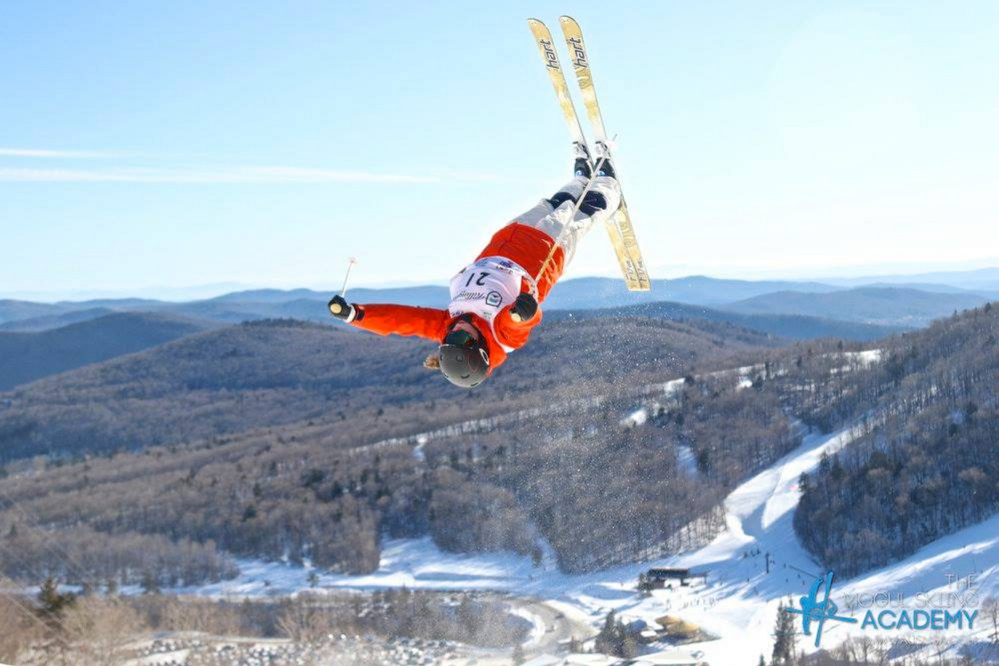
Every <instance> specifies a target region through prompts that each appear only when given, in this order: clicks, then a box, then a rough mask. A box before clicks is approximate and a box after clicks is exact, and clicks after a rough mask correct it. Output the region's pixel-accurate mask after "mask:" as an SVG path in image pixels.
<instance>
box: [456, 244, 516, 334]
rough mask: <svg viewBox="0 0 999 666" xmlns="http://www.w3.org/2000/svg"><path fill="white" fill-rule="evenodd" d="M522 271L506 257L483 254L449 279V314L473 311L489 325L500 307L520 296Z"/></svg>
mask: <svg viewBox="0 0 999 666" xmlns="http://www.w3.org/2000/svg"><path fill="white" fill-rule="evenodd" d="M525 275H526V274H525V273H524V270H523V269H522V268H521V267H520V266H518V265H517V264H515V263H513V262H512V261H508V260H506V259H501V258H498V257H485V258H482V259H479V260H478V261H476V262H475V263H474V264H471V265H470V266H467V267H466V268H465V269H464V270H463V271H461V272H460V273H458V274H457V275H455V276H454V277H453V278H452V279H451V304H450V305H448V312H449V313H450V314H451V316H452V317H457V316H459V315H463V314H476V315H478V316H480V317H482V318H483V319H485V320H486V321H487V322H489V324H490V325H492V323H493V319H495V317H496V315H497V314H499V313H500V311H502V310H503V308H505V307H507V306H509V305H510V304H511V303H513V302H514V301H515V300H516V299H517V296H519V295H520V286H521V280H522V279H523V278H524V276H525Z"/></svg>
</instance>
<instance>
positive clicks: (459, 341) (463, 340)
mask: <svg viewBox="0 0 999 666" xmlns="http://www.w3.org/2000/svg"><path fill="white" fill-rule="evenodd" d="M478 343H479V341H478V340H477V339H476V337H475V336H474V335H472V334H471V333H469V332H468V331H461V330H457V331H451V332H450V333H448V334H447V335H446V336H444V344H446V345H456V346H458V347H467V348H469V349H471V348H472V347H476V346H478Z"/></svg>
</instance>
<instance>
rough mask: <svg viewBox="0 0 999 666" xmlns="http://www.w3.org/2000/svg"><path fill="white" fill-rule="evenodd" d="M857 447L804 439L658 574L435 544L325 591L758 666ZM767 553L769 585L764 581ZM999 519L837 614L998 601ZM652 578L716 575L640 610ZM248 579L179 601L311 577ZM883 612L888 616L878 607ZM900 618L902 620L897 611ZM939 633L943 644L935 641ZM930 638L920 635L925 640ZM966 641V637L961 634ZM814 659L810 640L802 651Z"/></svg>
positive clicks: (390, 551) (947, 543) (919, 558)
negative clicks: (472, 595)
mask: <svg viewBox="0 0 999 666" xmlns="http://www.w3.org/2000/svg"><path fill="white" fill-rule="evenodd" d="M852 437H853V432H852V431H851V430H850V429H845V430H842V431H839V432H836V433H833V434H831V435H826V436H816V435H809V436H807V437H806V438H805V439H804V441H803V443H802V444H801V446H799V447H798V448H797V449H796V450H794V451H792V452H791V453H789V454H788V455H786V456H785V457H784V458H782V459H781V460H779V461H778V462H777V463H776V464H775V465H774V466H773V467H771V468H769V469H767V470H765V471H763V472H761V473H760V474H757V475H756V476H755V477H753V478H751V479H749V480H748V481H746V482H745V483H743V484H742V485H741V486H739V487H738V488H736V489H735V490H734V491H733V492H732V493H731V494H730V495H729V497H728V498H727V500H726V502H725V506H726V510H727V511H726V512H727V516H726V521H727V529H726V530H725V531H724V532H723V533H722V534H720V535H719V536H718V537H717V538H716V539H715V540H714V541H713V542H712V543H710V544H708V545H707V546H705V547H704V548H701V549H699V550H696V551H694V552H690V553H686V554H683V555H680V556H675V557H671V558H667V559H663V560H659V561H655V562H644V563H640V564H631V565H624V566H619V567H615V568H613V569H609V570H607V571H602V572H599V573H595V574H588V575H566V574H562V573H560V572H559V571H558V570H557V569H556V567H555V566H554V564H553V562H552V561H551V558H550V557H549V558H546V561H545V562H544V563H543V564H542V566H540V567H537V568H535V567H533V566H532V564H531V561H530V558H527V557H520V556H517V555H515V554H504V553H498V554H497V553H492V554H485V555H457V554H452V553H444V552H441V551H440V550H439V549H438V548H437V547H436V546H435V545H434V544H433V542H432V541H431V540H430V539H429V538H424V539H413V540H398V541H389V542H388V543H386V544H385V548H384V550H383V553H382V560H381V566H380V568H379V569H378V571H376V572H374V573H372V574H370V575H366V576H341V575H332V574H322V575H320V576H319V579H318V583H317V588H318V589H355V590H361V589H365V590H370V589H377V588H386V587H400V586H403V585H405V586H407V587H410V588H422V589H440V590H445V589H447V590H456V589H457V590H496V591H505V592H509V593H511V594H516V595H522V596H527V597H532V598H535V599H539V600H544V601H546V602H548V603H549V605H551V606H552V607H554V608H556V609H557V610H559V611H560V612H563V613H565V614H566V615H567V616H568V617H571V618H572V619H574V620H576V621H582V622H584V623H587V624H589V625H590V626H591V627H593V631H594V633H595V631H596V629H597V627H598V626H599V623H600V622H601V621H602V619H603V617H604V616H605V615H606V613H607V612H608V611H609V610H611V609H614V610H615V611H617V612H618V614H619V615H621V616H623V617H624V618H625V619H638V618H641V619H644V620H646V621H647V622H649V623H652V622H653V620H654V619H655V618H657V617H660V616H662V615H666V614H670V615H676V616H679V617H682V618H683V619H684V620H686V621H689V622H693V623H694V624H697V625H699V626H700V627H702V629H704V630H706V631H707V632H709V633H710V634H713V635H716V636H718V637H719V639H718V640H712V641H705V642H702V643H698V644H693V645H687V646H684V647H685V649H688V650H691V651H700V652H703V654H704V657H703V658H704V659H705V660H707V661H709V662H710V663H711V664H713V665H720V664H724V665H726V666H728V665H731V666H739V665H741V664H747V665H749V664H753V665H755V664H756V663H757V661H758V659H759V656H760V655H761V654H766V655H769V653H770V649H771V646H772V644H773V637H772V633H773V628H774V621H775V617H776V609H777V605H778V603H779V602H780V601H781V600H782V599H783V600H787V599H788V598H789V597H793V598H794V600H795V604H796V605H797V599H798V598H799V597H800V596H802V595H805V594H807V593H808V588H809V586H810V585H811V583H812V581H813V580H814V578H815V577H817V576H818V575H820V574H821V573H823V572H822V571H821V569H820V568H819V566H818V565H817V564H816V563H815V562H814V561H813V560H812V558H811V557H810V556H809V555H808V553H807V552H805V550H804V549H803V548H802V547H801V545H800V544H799V543H798V541H797V538H796V537H795V535H794V532H793V530H792V527H791V519H792V516H793V513H794V508H795V506H796V505H797V502H798V497H799V491H798V488H797V482H798V477H799V476H800V474H801V473H802V472H805V471H810V470H812V469H814V468H815V467H816V466H817V465H818V463H819V459H820V457H821V455H822V453H823V452H827V453H832V452H834V451H836V450H838V449H840V448H841V447H843V446H845V445H846V444H847V443H849V441H850V440H851V439H852ZM766 553H769V554H770V569H771V573H770V574H767V573H766ZM997 565H999V516H995V517H993V518H992V519H990V520H988V521H986V522H984V523H981V524H979V525H976V526H973V527H970V528H967V529H964V530H962V531H960V532H957V533H954V534H951V535H949V536H947V537H945V538H943V539H940V540H938V541H935V542H933V543H931V544H929V545H927V546H926V547H924V548H922V549H921V550H919V551H918V552H917V553H915V554H914V555H913V556H912V557H910V558H908V559H906V560H904V561H902V562H899V563H897V564H894V565H892V566H889V567H886V568H884V569H881V570H879V571H876V572H872V573H869V574H866V575H862V576H859V577H857V578H854V579H852V580H842V579H841V580H837V581H836V583H835V585H834V589H833V594H832V597H833V599H834V600H835V601H836V602H837V603H838V604H839V606H840V612H841V614H846V615H851V614H852V615H855V616H856V617H858V618H862V617H863V613H864V610H863V609H850V608H847V607H846V604H845V600H847V599H849V598H853V597H855V596H856V595H862V594H867V595H870V596H873V595H875V594H878V593H889V594H891V595H895V596H894V597H893V599H897V596H898V595H899V594H901V595H904V598H905V601H904V602H903V604H904V605H905V606H906V607H909V608H910V609H911V608H914V607H915V606H914V603H915V600H916V595H917V594H919V593H933V594H934V595H938V594H947V593H960V594H964V592H965V591H964V590H961V589H959V588H958V586H956V585H951V584H949V583H948V575H950V576H954V577H957V578H962V577H967V576H969V575H973V576H975V579H976V581H977V583H976V587H975V588H974V589H975V591H976V592H977V594H978V598H979V599H984V598H985V597H986V596H989V595H990V594H992V595H994V594H997V593H999V577H993V576H992V574H993V573H994V572H995V570H996V568H997ZM650 566H676V567H688V568H691V569H693V570H695V571H704V572H707V573H708V582H707V583H706V584H700V583H695V584H694V585H693V586H691V587H684V588H679V589H676V590H656V591H655V592H653V593H652V594H651V596H648V597H645V598H643V597H642V596H640V595H638V594H636V592H635V585H636V581H637V578H638V575H639V573H641V572H643V571H645V570H646V569H647V568H649V567H650ZM240 567H241V574H240V576H239V577H238V578H237V579H235V580H232V581H226V582H223V583H218V584H213V585H208V586H204V587H199V588H191V589H186V590H180V592H185V593H194V594H200V595H212V596H229V595H236V596H259V595H283V594H294V593H295V592H296V591H300V590H304V589H309V588H310V584H309V581H308V576H309V569H308V568H305V567H296V566H289V565H284V564H281V563H264V562H256V561H241V562H240ZM874 610H875V612H877V611H878V610H880V607H878V606H875V607H874ZM896 610H897V609H896ZM975 627H976V630H977V631H976V632H975V634H976V635H977V637H979V638H982V637H984V635H985V634H986V633H987V632H986V622H985V618H984V617H981V618H979V620H978V621H977V622H976V624H975ZM851 633H852V634H861V633H863V634H864V635H868V636H871V637H887V638H896V637H898V635H897V634H896V632H893V631H877V632H875V631H871V630H870V629H868V630H866V631H864V632H862V631H861V629H860V628H859V624H857V625H847V624H842V623H836V622H829V623H827V625H826V628H825V630H824V639H823V642H822V645H823V647H829V646H830V645H835V643H836V642H838V641H840V640H842V639H843V638H845V637H846V636H848V635H850V634H851ZM934 633H935V632H934ZM928 634H929V632H923V633H922V634H919V633H916V634H915V636H916V637H917V638H918V637H920V636H921V635H922V636H928ZM964 637H965V638H967V634H964ZM799 643H800V644H801V646H802V647H805V648H810V647H811V642H810V640H805V639H804V638H803V639H802V640H801V641H800V642H799Z"/></svg>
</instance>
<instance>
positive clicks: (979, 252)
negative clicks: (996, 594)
mask: <svg viewBox="0 0 999 666" xmlns="http://www.w3.org/2000/svg"><path fill="white" fill-rule="evenodd" d="M750 4H751V3H741V2H731V3H723V2H699V3H689V2H656V3H652V2H648V3H617V4H615V5H613V6H612V5H610V4H608V3H606V2H600V3H595V2H584V1H582V0H574V2H572V3H568V4H567V3H564V2H563V3H553V2H531V3H512V2H508V3H474V5H471V4H469V3H458V2H454V3H444V2H442V3H419V4H414V3H355V4H354V5H353V6H350V5H348V4H347V3H334V2H288V3H269V2H211V3H200V2H171V3H127V2H117V3H111V2H38V1H33V2H21V3H4V4H3V6H2V8H0V60H2V62H3V63H4V64H3V67H0V91H2V93H0V96H2V98H3V103H2V104H0V238H2V244H0V295H3V294H12V293H18V294H23V293H25V292H35V291H37V292H59V293H68V292H73V291H83V290H108V291H115V292H134V293H140V292H142V291H143V290H144V289H145V288H147V287H150V286H156V285H160V286H184V285H198V284H209V283H218V282H227V283H228V282H238V283H243V284H247V285H270V286H279V287H291V286H312V287H326V286H331V285H336V284H337V283H338V282H339V280H340V278H341V276H342V272H343V268H344V266H345V262H346V259H347V257H349V256H356V257H357V258H358V260H359V262H360V263H359V265H358V266H357V268H356V273H355V277H356V279H357V283H358V284H383V283H412V282H426V281H442V280H444V279H446V278H447V277H449V276H450V275H451V274H453V273H454V272H455V271H456V270H457V269H459V268H460V267H461V266H463V265H464V264H465V263H466V262H467V261H469V260H471V259H472V258H473V257H474V255H475V253H476V251H477V250H478V249H479V248H480V247H481V246H482V244H483V243H484V242H485V241H486V240H487V239H488V236H489V235H490V234H491V233H492V231H494V230H495V229H496V228H498V227H499V226H501V225H502V224H504V223H505V222H506V221H508V219H510V218H512V217H513V216H515V215H516V214H517V213H518V212H520V211H521V210H523V209H525V208H527V207H529V206H530V205H532V204H533V203H534V202H535V201H536V200H537V199H538V198H540V197H541V196H548V195H549V194H550V193H551V192H553V191H554V189H555V188H557V186H558V185H559V184H560V183H561V182H562V181H563V180H564V179H565V177H566V176H567V175H568V170H569V163H568V149H567V133H566V131H565V128H564V126H563V124H562V120H561V117H560V115H559V112H558V110H557V107H556V104H555V101H554V96H553V94H552V91H551V88H550V84H549V82H548V80H547V77H546V76H545V73H544V70H543V68H542V66H541V64H540V59H539V57H538V54H537V52H536V50H535V49H534V46H533V44H532V42H531V37H530V33H529V31H528V29H527V26H526V23H525V21H524V19H525V18H527V17H529V16H537V17H538V18H541V19H542V20H545V21H546V22H547V23H548V24H549V26H550V27H552V28H553V30H556V31H557V30H558V20H557V19H558V16H559V14H560V13H563V12H565V11H568V10H571V11H572V13H573V14H574V15H575V16H576V18H577V19H578V20H579V21H580V23H581V25H582V26H583V29H584V31H585V32H586V35H587V41H588V46H589V50H590V55H591V61H592V66H593V70H594V76H595V80H596V84H597V86H598V90H599V93H600V96H601V102H602V104H603V107H604V115H605V119H606V121H607V124H608V127H609V129H610V131H611V132H612V133H617V134H618V135H619V136H618V140H619V144H620V146H619V150H618V157H619V166H620V173H621V176H622V183H623V185H624V191H625V193H626V194H627V197H628V200H629V204H630V207H631V209H632V213H633V217H634V219H635V224H636V227H637V230H638V235H639V238H640V240H641V243H642V246H643V249H644V251H645V255H646V260H647V263H648V264H649V265H650V267H651V268H652V271H653V274H654V275H656V276H659V277H670V276H676V275H682V274H690V273H708V274H712V275H721V276H742V277H757V276H764V275H789V276H790V275H824V274H829V273H836V272H838V273H843V272H850V271H865V270H866V271H871V270H876V269H879V268H883V269H885V270H889V269H890V270H899V269H912V270H917V269H923V268H946V267H959V266H969V265H982V264H983V263H988V262H989V260H993V259H995V257H996V256H997V255H999V252H997V251H996V248H997V247H999V224H997V214H996V211H997V204H999V194H997V191H999V188H997V187H996V183H997V182H999V159H997V158H996V155H997V154H999V122H997V119H999V84H997V83H996V77H995V72H996V71H999V49H996V48H995V44H997V43H999V5H997V4H996V3H990V2H980V3H947V4H946V5H944V4H943V3H905V2H898V3H871V2H863V3H862V2H856V3H850V2H838V3H819V2H800V1H796V2H783V3H782V2H774V3H764V4H763V5H762V6H750ZM752 4H757V3H752ZM560 46H561V45H560ZM563 53H564V51H563ZM563 59H564V58H563ZM614 272H615V263H614V258H613V255H612V253H611V250H610V247H609V244H608V243H607V241H606V239H605V237H604V234H603V232H602V231H601V230H599V229H598V230H596V231H595V233H594V234H593V235H592V236H591V237H590V238H588V239H587V242H586V243H585V244H584V247H583V249H582V250H581V252H580V253H579V254H578V255H577V261H576V264H575V265H574V266H573V267H572V269H571V273H572V274H573V275H592V274H604V275H612V274H614Z"/></svg>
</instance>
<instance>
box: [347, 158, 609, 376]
mask: <svg viewBox="0 0 999 666" xmlns="http://www.w3.org/2000/svg"><path fill="white" fill-rule="evenodd" d="M573 146H574V150H575V163H574V177H573V179H572V180H571V181H569V182H568V183H566V184H565V185H564V186H562V188H560V189H559V191H558V192H556V193H555V195H554V196H552V197H551V198H550V199H542V200H541V201H540V202H539V203H538V204H537V205H536V206H534V207H533V208H531V209H530V210H528V211H527V212H525V213H524V214H522V215H520V216H519V217H518V218H516V219H515V220H514V221H513V222H511V223H510V224H508V225H506V226H505V227H503V228H502V229H500V230H499V231H498V232H496V234H495V235H493V237H492V240H490V241H489V244H488V245H487V246H486V248H485V249H484V250H483V251H482V252H481V253H480V254H479V256H478V257H477V258H476V259H475V261H474V262H472V263H471V264H469V265H468V266H466V267H465V268H463V269H462V270H461V272H459V273H458V274H457V275H455V276H454V277H453V278H452V279H451V302H450V303H449V304H448V307H447V309H446V310H438V309H434V308H421V307H412V306H407V305H389V304H367V305H359V304H357V303H347V302H346V300H345V299H344V298H343V297H342V296H339V295H338V296H334V297H333V298H332V299H331V300H330V302H329V308H330V312H331V313H332V314H333V316H334V317H337V318H338V319H341V320H343V321H346V322H348V323H350V324H353V325H354V326H356V327H358V328H362V329H364V330H367V331H371V332H373V333H378V334H380V335H390V334H396V335H414V336H419V337H422V338H428V339H430V340H434V341H435V342H438V343H440V347H439V348H438V350H437V354H436V358H434V357H430V358H428V359H427V365H428V367H440V370H441V372H443V373H444V376H445V377H447V378H448V380H449V381H450V382H451V383H452V384H455V385H456V386H461V387H464V388H472V387H475V386H478V385H479V384H481V383H482V381H483V380H485V379H486V378H487V377H489V375H491V374H492V372H493V371H494V370H495V369H496V368H497V367H499V366H500V365H502V363H503V362H504V361H505V360H506V357H507V355H508V354H509V353H510V352H512V351H514V350H515V349H519V348H521V347H523V346H524V345H525V344H526V343H527V338H528V336H529V335H530V334H531V330H532V329H533V328H534V327H535V326H537V325H538V324H539V323H541V309H540V307H539V305H540V304H541V303H543V302H544V300H545V298H546V297H547V296H548V294H549V292H550V291H551V289H552V287H553V286H555V283H556V282H558V279H559V278H560V277H561V276H562V273H563V271H564V270H565V267H566V266H567V265H568V264H569V262H570V261H571V260H572V257H573V256H574V255H575V253H576V248H577V246H578V245H579V242H580V240H582V238H583V236H585V235H586V234H587V233H588V232H589V231H590V229H591V228H593V225H594V224H595V223H596V222H598V221H601V222H602V221H604V220H606V219H608V218H609V217H610V216H611V215H613V214H614V213H615V211H617V209H618V207H619V206H620V204H621V189H620V187H619V185H618V182H617V178H616V176H615V173H614V168H613V166H612V165H611V163H610V161H609V160H607V159H606V155H607V154H608V153H607V151H606V147H605V146H603V145H602V144H600V143H599V142H598V143H597V150H596V152H597V153H598V155H602V156H603V159H602V161H598V162H597V172H596V174H593V173H592V171H593V167H591V163H590V159H589V155H588V154H587V151H586V148H585V146H583V145H581V144H579V143H574V144H573ZM591 179H592V182H591ZM587 187H589V189H588V190H587ZM584 192H585V194H584ZM580 196H582V197H583V199H582V201H580V200H579V197H580Z"/></svg>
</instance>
